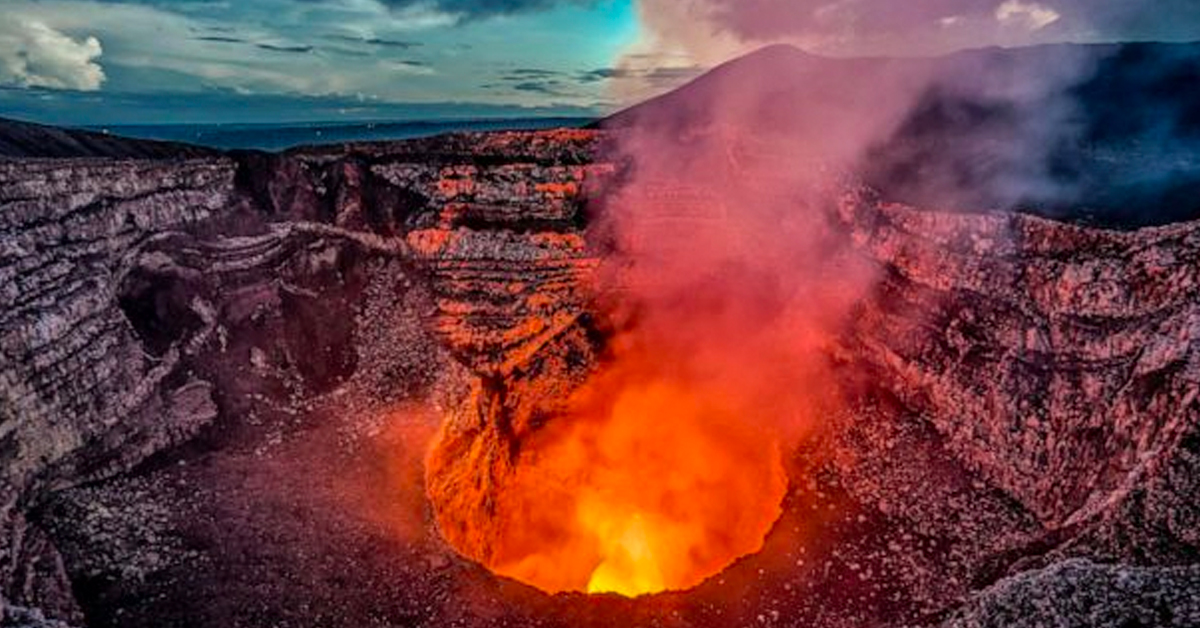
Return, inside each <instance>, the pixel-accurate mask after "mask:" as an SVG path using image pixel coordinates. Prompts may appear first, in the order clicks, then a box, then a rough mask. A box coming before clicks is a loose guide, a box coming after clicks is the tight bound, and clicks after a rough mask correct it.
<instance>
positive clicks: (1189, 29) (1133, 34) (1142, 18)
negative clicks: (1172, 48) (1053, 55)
mask: <svg viewBox="0 0 1200 628" xmlns="http://www.w3.org/2000/svg"><path fill="white" fill-rule="evenodd" d="M638 6H639V10H640V15H641V18H642V21H643V24H644V26H645V30H646V31H647V32H649V33H651V37H656V38H658V39H659V40H660V41H659V42H658V43H659V44H660V45H659V49H660V50H678V49H681V48H682V49H685V50H687V51H688V52H689V53H690V54H691V55H692V57H693V58H694V59H697V60H701V61H703V62H706V63H713V62H715V61H717V60H719V59H726V58H729V57H730V56H734V55H736V54H738V53H742V52H747V51H748V50H749V49H752V48H757V47H760V46H762V45H764V44H767V43H790V44H793V45H796V46H798V47H800V48H802V49H804V50H806V51H809V52H814V53H819V54H827V55H835V56H874V55H914V54H915V55H927V54H942V53H946V52H950V51H953V50H960V49H964V48H980V47H987V46H1022V45H1033V44H1044V43H1056V42H1067V41H1077V42H1103V41H1131V40H1171V41H1184V40H1191V39H1195V38H1196V34H1197V32H1200V31H1197V29H1198V28H1200V3H1197V2H1196V1H1195V0H1158V1H1157V2H1153V3H1150V2H1130V1H1129V0H905V1H903V2H899V1H896V0H638Z"/></svg>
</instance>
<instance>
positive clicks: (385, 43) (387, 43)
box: [327, 35, 421, 50]
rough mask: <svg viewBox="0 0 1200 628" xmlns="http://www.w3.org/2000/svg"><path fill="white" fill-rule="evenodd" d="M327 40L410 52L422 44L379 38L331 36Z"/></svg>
mask: <svg viewBox="0 0 1200 628" xmlns="http://www.w3.org/2000/svg"><path fill="white" fill-rule="evenodd" d="M327 39H333V40H337V41H345V42H350V43H354V44H364V45H367V46H380V47H384V48H399V49H401V50H408V49H410V48H416V47H417V46H420V45H421V42H417V41H404V40H399V39H382V38H379V37H351V36H349V35H329V36H328V37H327Z"/></svg>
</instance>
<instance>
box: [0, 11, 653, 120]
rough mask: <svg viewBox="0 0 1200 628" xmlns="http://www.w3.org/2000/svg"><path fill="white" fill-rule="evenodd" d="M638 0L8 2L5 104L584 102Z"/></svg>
mask: <svg viewBox="0 0 1200 628" xmlns="http://www.w3.org/2000/svg"><path fill="white" fill-rule="evenodd" d="M630 2H631V0H611V1H602V2H595V3H586V4H585V3H573V2H560V3H557V4H556V5H555V6H548V5H549V3H537V2H533V3H529V2H526V3H520V2H517V3H507V4H511V5H512V8H510V9H505V7H506V3H505V2H503V1H500V2H479V3H472V2H464V1H462V0H448V1H446V2H442V3H436V2H406V1H405V0H391V2H390V3H386V4H385V3H383V2H380V1H378V0H173V1H171V0H140V1H125V2H118V1H100V0H61V1H60V0H41V1H22V0H0V10H2V11H3V13H2V15H3V18H2V19H0V115H16V116H20V117H24V118H34V119H40V120H44V121H48V122H69V123H85V124H93V123H103V124H107V123H121V122H130V123H133V122H136V123H164V122H212V121H230V120H237V121H276V120H289V121H291V120H309V119H317V120H330V119H343V118H344V119H380V118H388V119H393V118H408V117H419V118H428V117H431V116H432V117H454V116H466V117H478V116H503V115H526V114H533V115H541V114H566V115H578V114H581V113H582V114H589V113H594V112H597V111H603V110H607V109H611V108H612V107H613V106H614V103H613V102H612V99H611V97H610V93H609V89H608V86H607V84H606V81H605V80H603V79H604V77H605V76H607V74H606V72H607V70H608V69H609V68H611V66H612V64H613V63H614V61H615V60H616V59H617V58H618V57H619V56H620V54H621V51H622V50H623V49H624V48H625V47H627V46H629V45H630V44H631V42H633V41H634V40H635V39H636V38H637V36H638V25H637V20H636V18H635V15H634V12H633V8H632V7H631V4H630ZM526 4H532V5H543V6H530V7H525V6H524V5H526ZM6 57H8V58H7V59H6ZM526 108H528V110H526Z"/></svg>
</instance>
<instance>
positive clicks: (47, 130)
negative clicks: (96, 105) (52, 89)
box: [0, 118, 219, 159]
mask: <svg viewBox="0 0 1200 628" xmlns="http://www.w3.org/2000/svg"><path fill="white" fill-rule="evenodd" d="M216 154H219V152H218V151H216V150H213V149H209V148H203V147H200V146H192V145H190V144H181V143H176V142H159V141H154V140H135V139H129V138H124V137H118V136H113V135H108V134H105V133H95V132H92V131H82V130H76V129H66V128H60V127H53V126H46V125H43V124H35V123H33V122H22V121H20V120H12V119H8V118H0V157H54V158H67V157H107V158H112V159H182V158H188V157H206V156H212V155H216Z"/></svg>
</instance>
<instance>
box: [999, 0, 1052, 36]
mask: <svg viewBox="0 0 1200 628" xmlns="http://www.w3.org/2000/svg"><path fill="white" fill-rule="evenodd" d="M1061 18H1062V15H1061V14H1060V13H1059V12H1058V11H1055V10H1054V9H1051V8H1049V7H1046V6H1042V5H1040V4H1037V3H1036V2H1028V3H1026V2H1021V0H1005V1H1004V2H1003V3H1001V4H1000V6H998V7H996V19H997V20H998V21H999V22H1000V23H1001V24H1005V25H1019V26H1023V27H1025V28H1028V29H1029V30H1032V31H1036V30H1041V29H1043V28H1045V27H1047V26H1049V25H1051V24H1053V23H1055V22H1057V21H1058V20H1060V19H1061Z"/></svg>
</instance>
